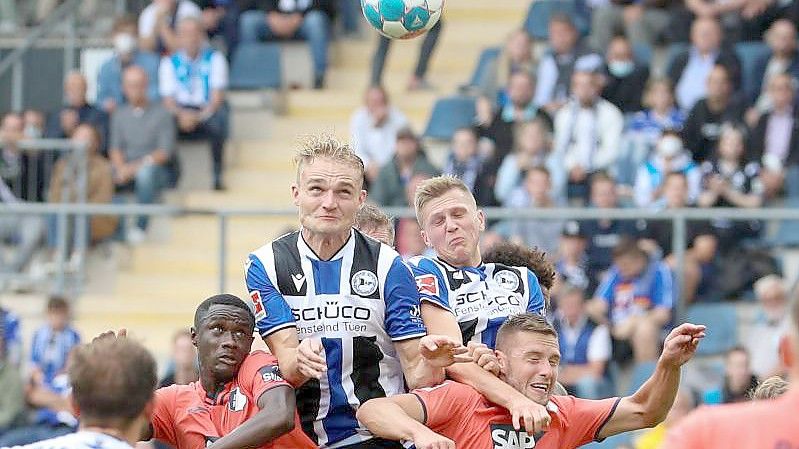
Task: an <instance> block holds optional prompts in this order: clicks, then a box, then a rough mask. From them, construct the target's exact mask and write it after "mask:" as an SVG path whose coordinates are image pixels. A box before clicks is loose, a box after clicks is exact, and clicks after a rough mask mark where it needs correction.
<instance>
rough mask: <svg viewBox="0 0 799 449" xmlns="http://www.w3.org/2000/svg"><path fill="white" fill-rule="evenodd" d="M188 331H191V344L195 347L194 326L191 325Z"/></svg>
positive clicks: (195, 332) (195, 333) (195, 335)
mask: <svg viewBox="0 0 799 449" xmlns="http://www.w3.org/2000/svg"><path fill="white" fill-rule="evenodd" d="M189 332H191V344H193V345H194V347H195V348H196V347H197V330H196V329H194V326H192V328H191V330H190V331H189Z"/></svg>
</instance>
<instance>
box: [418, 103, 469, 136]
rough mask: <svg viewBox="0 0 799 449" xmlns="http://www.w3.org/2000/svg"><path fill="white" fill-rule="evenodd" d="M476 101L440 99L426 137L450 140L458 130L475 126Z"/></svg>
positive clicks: (428, 125) (435, 106)
mask: <svg viewBox="0 0 799 449" xmlns="http://www.w3.org/2000/svg"><path fill="white" fill-rule="evenodd" d="M474 116H475V99H474V98H473V97H467V96H463V95H460V96H454V97H446V98H439V99H438V100H436V104H435V105H434V106H433V112H432V114H430V120H428V122H427V128H425V131H424V136H425V137H429V138H432V139H440V140H449V139H451V138H452V135H453V134H454V133H455V131H457V130H458V128H463V127H465V126H471V125H472V124H474Z"/></svg>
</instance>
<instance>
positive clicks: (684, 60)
mask: <svg viewBox="0 0 799 449" xmlns="http://www.w3.org/2000/svg"><path fill="white" fill-rule="evenodd" d="M721 44H722V31H721V26H720V25H719V23H718V21H717V20H716V19H714V18H712V17H699V18H697V19H696V21H694V23H693V24H692V25H691V47H689V48H688V49H686V50H684V51H683V52H682V53H680V54H678V55H677V56H675V58H674V60H673V61H672V62H671V64H670V65H669V67H668V77H669V79H670V80H671V82H672V83H674V85H675V86H676V88H675V91H676V97H677V104H678V105H679V106H680V108H681V109H682V110H683V111H690V110H691V109H692V108H693V107H694V104H696V102H697V101H699V100H700V99H701V98H702V97H705V96H708V97H709V96H710V92H709V91H708V90H709V86H710V84H709V82H708V81H709V77H710V74H711V71H712V70H713V68H714V67H715V66H718V65H721V66H724V68H726V69H727V70H726V73H727V77H728V83H731V84H732V85H734V86H736V87H737V86H738V85H739V84H740V83H739V81H740V74H741V63H740V61H738V57H737V56H736V55H735V52H733V51H731V50H728V49H725V48H723V47H722V45H721Z"/></svg>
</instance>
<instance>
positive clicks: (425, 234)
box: [419, 229, 433, 248]
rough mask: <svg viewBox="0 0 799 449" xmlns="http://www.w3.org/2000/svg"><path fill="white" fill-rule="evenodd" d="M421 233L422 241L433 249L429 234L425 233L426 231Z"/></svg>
mask: <svg viewBox="0 0 799 449" xmlns="http://www.w3.org/2000/svg"><path fill="white" fill-rule="evenodd" d="M419 232H420V233H421V234H422V241H424V244H425V245H427V247H428V248H432V247H433V245H432V244H431V243H430V239H429V238H427V233H426V232H424V229H422V230H421V231H419Z"/></svg>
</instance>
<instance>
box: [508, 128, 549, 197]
mask: <svg viewBox="0 0 799 449" xmlns="http://www.w3.org/2000/svg"><path fill="white" fill-rule="evenodd" d="M551 149H552V132H551V131H550V130H549V128H548V127H547V125H546V124H545V123H544V122H543V121H542V120H533V121H530V122H527V123H524V124H523V125H522V126H521V128H520V129H519V132H518V133H517V134H516V144H515V145H514V151H513V152H512V153H510V154H508V155H507V156H505V157H504V158H503V159H502V163H501V164H500V166H499V170H498V171H497V180H496V182H495V183H494V196H495V198H496V199H497V201H499V202H500V203H504V202H505V201H507V199H508V196H509V195H510V194H511V192H513V190H514V189H515V188H517V187H518V186H519V185H520V184H521V182H522V179H523V178H524V173H525V172H527V171H528V170H530V169H531V168H533V167H544V166H546V165H547V163H548V161H549V156H550V150H551ZM547 168H549V170H550V173H551V172H553V171H555V170H556V167H547ZM553 176H555V174H553ZM555 184H557V181H556V182H555Z"/></svg>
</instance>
